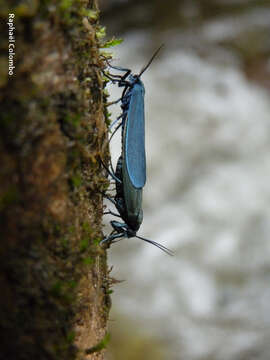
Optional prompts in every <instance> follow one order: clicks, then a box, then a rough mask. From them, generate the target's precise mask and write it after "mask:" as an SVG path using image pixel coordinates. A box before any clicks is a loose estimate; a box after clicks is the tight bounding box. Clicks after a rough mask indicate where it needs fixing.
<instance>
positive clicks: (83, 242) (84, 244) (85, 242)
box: [80, 237, 89, 252]
mask: <svg viewBox="0 0 270 360" xmlns="http://www.w3.org/2000/svg"><path fill="white" fill-rule="evenodd" d="M88 247H89V238H88V237H85V238H83V239H82V240H81V243H80V251H82V252H84V251H86V250H87V248H88Z"/></svg>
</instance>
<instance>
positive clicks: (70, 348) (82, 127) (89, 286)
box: [0, 0, 110, 360]
mask: <svg viewBox="0 0 270 360" xmlns="http://www.w3.org/2000/svg"><path fill="white" fill-rule="evenodd" d="M8 3H9V4H8V5H9V6H8V5H2V9H1V14H0V15H1V20H2V21H1V24H2V25H1V34H2V40H1V43H0V45H1V50H2V52H1V53H2V55H1V58H0V73H1V77H0V78H1V81H0V88H1V93H0V94H1V95H0V104H1V124H0V129H1V134H0V164H1V175H0V236H1V245H0V260H1V262H0V267H1V276H0V286H1V291H2V296H1V297H0V302H1V324H0V329H1V351H0V354H1V355H0V358H1V359H5V360H7V359H9V360H10V359H16V360H20V359H35V360H36V359H65V360H68V359H103V358H104V350H103V348H104V347H105V345H106V342H107V335H106V332H107V319H108V312H109V308H110V297H109V290H108V284H109V282H108V280H107V265H106V254H105V251H104V250H102V249H101V248H100V246H99V241H100V239H101V238H102V231H101V226H102V223H101V221H102V213H103V206H102V196H101V193H100V192H101V191H102V190H103V189H104V188H105V187H106V184H107V179H106V178H105V177H104V172H103V171H102V168H101V167H100V165H99V164H100V162H99V161H98V159H99V156H102V157H104V156H105V155H106V153H107V146H106V144H107V141H106V139H107V126H106V122H105V116H104V114H105V112H104V101H105V99H106V97H105V95H104V93H103V84H102V78H101V76H100V68H101V67H102V62H101V60H100V58H99V41H98V38H97V33H98V32H99V31H100V26H99V24H98V19H97V18H98V9H97V4H96V2H95V1H94V0H80V1H79V0H61V1H60V0H59V1H58V0H47V1H46V0H40V1H39V0H29V1H15V0H14V1H9V2H8ZM1 4H2V3H1ZM9 14H14V18H13V25H14V27H15V30H13V32H14V34H13V35H14V36H15V48H14V52H15V56H14V57H13V61H14V66H15V69H14V70H13V74H12V75H10V74H9V73H8V63H7V62H8V48H9V38H8V29H9V26H8V24H7V22H8V21H9V17H10V15H9ZM86 350H87V351H86Z"/></svg>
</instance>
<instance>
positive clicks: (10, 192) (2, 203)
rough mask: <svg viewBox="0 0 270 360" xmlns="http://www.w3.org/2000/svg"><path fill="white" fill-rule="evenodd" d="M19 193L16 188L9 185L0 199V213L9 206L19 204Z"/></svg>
mask: <svg viewBox="0 0 270 360" xmlns="http://www.w3.org/2000/svg"><path fill="white" fill-rule="evenodd" d="M19 201H20V193H19V190H18V189H17V188H16V186H14V185H11V186H10V187H9V188H8V189H7V190H6V191H5V192H4V194H3V195H2V196H1V197H0V211H2V210H4V209H5V208H6V207H8V206H9V205H14V204H16V203H19Z"/></svg>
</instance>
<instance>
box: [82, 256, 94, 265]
mask: <svg viewBox="0 0 270 360" xmlns="http://www.w3.org/2000/svg"><path fill="white" fill-rule="evenodd" d="M82 263H83V264H84V265H92V264H93V263H94V259H93V258H91V257H90V256H88V257H85V258H83V259H82Z"/></svg>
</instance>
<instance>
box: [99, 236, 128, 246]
mask: <svg viewBox="0 0 270 360" xmlns="http://www.w3.org/2000/svg"><path fill="white" fill-rule="evenodd" d="M121 237H124V234H123V233H121V234H113V233H111V234H110V235H109V236H107V237H106V238H105V239H103V240H101V241H100V243H99V245H103V244H105V243H108V242H109V243H113V242H115V239H118V238H121Z"/></svg>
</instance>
